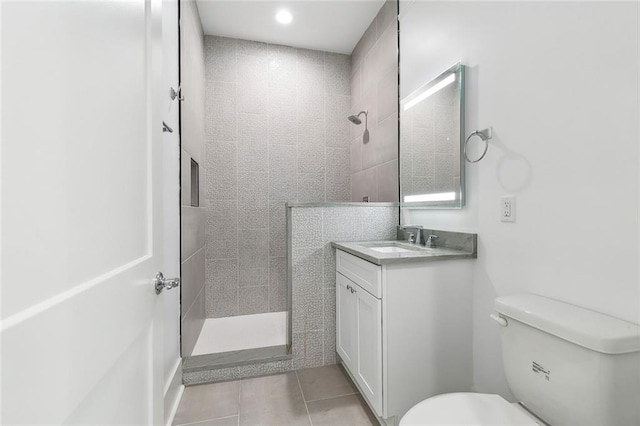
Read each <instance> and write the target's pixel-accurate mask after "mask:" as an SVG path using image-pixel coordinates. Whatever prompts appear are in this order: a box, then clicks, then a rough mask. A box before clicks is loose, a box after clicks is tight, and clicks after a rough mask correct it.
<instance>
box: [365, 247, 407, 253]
mask: <svg viewBox="0 0 640 426" xmlns="http://www.w3.org/2000/svg"><path fill="white" fill-rule="evenodd" d="M369 248H370V249H371V250H374V251H379V252H380V253H407V252H410V251H411V250H407V249H405V248H402V247H396V246H387V247H369Z"/></svg>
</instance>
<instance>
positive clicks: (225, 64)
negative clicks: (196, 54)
mask: <svg viewBox="0 0 640 426" xmlns="http://www.w3.org/2000/svg"><path fill="white" fill-rule="evenodd" d="M237 45H238V41H237V40H236V39H233V38H226V37H215V36H205V37H204V57H205V70H206V79H207V80H210V81H227V82H233V83H235V81H236V53H237Z"/></svg>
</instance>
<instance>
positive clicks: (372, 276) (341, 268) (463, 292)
mask: <svg viewBox="0 0 640 426" xmlns="http://www.w3.org/2000/svg"><path fill="white" fill-rule="evenodd" d="M471 265H472V264H471V261H470V260H468V259H454V260H443V261H415V262H410V263H389V264H382V265H377V264H375V263H372V262H369V261H367V260H364V259H361V258H359V257H357V256H354V255H352V254H350V253H347V252H345V251H342V250H339V249H338V250H337V251H336V351H337V353H338V355H339V356H340V358H341V359H342V362H343V365H344V367H345V369H346V370H347V371H348V373H349V375H350V376H351V378H352V379H353V381H354V382H355V383H356V385H357V386H358V388H359V390H360V392H361V394H362V395H363V397H364V398H365V399H366V400H367V402H368V403H369V405H370V407H371V408H372V410H373V411H374V412H375V414H376V415H378V416H379V417H380V418H381V419H382V420H383V421H384V422H386V423H387V424H388V425H395V424H397V423H398V422H399V420H400V418H401V417H402V416H403V415H404V414H405V413H406V411H407V410H408V409H409V408H411V407H412V406H413V405H414V404H416V403H417V402H419V401H421V400H423V399H425V398H428V397H430V396H433V395H437V394H440V393H446V392H462V391H470V390H471V380H472V377H471V376H472V374H471V364H472V359H471V349H472V348H471V341H472V340H471V272H472V271H471Z"/></svg>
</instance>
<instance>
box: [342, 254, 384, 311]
mask: <svg viewBox="0 0 640 426" xmlns="http://www.w3.org/2000/svg"><path fill="white" fill-rule="evenodd" d="M336 270H337V271H338V272H340V273H341V274H342V275H344V276H345V277H347V278H349V279H350V280H351V281H353V282H354V283H356V284H358V285H359V286H360V287H362V288H363V289H365V290H366V291H368V292H369V293H371V294H372V295H374V296H375V297H377V298H378V299H379V298H381V297H382V283H381V282H382V268H381V267H380V266H378V265H375V264H373V263H371V262H367V261H366V260H362V259H360V258H359V257H356V256H354V255H352V254H349V253H346V252H344V251H342V250H336Z"/></svg>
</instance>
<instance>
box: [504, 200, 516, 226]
mask: <svg viewBox="0 0 640 426" xmlns="http://www.w3.org/2000/svg"><path fill="white" fill-rule="evenodd" d="M500 220H501V221H502V222H515V221H516V197H515V196H513V195H509V196H505V197H502V198H501V199H500Z"/></svg>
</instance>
